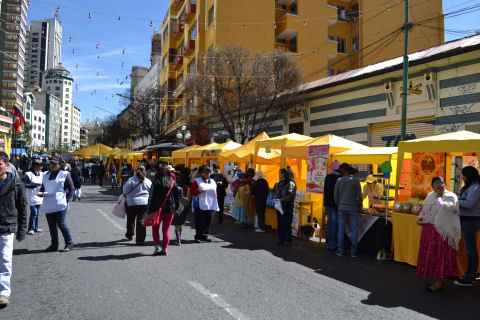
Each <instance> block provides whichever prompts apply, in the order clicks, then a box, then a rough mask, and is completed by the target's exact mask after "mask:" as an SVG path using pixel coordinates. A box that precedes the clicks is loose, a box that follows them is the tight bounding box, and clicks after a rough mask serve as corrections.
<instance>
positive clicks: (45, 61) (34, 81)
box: [25, 18, 62, 89]
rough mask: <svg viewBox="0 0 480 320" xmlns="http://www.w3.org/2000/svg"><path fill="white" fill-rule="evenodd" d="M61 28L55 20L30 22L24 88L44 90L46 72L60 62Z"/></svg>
mask: <svg viewBox="0 0 480 320" xmlns="http://www.w3.org/2000/svg"><path fill="white" fill-rule="evenodd" d="M61 58H62V26H61V25H60V23H59V22H58V20H57V19H55V18H53V19H44V20H32V22H31V24H30V30H29V31H27V48H26V62H27V67H26V71H25V87H30V88H33V87H40V88H42V89H45V83H44V76H45V73H46V71H47V70H49V69H51V68H53V67H56V66H58V65H59V64H60V62H61V61H62V59H61Z"/></svg>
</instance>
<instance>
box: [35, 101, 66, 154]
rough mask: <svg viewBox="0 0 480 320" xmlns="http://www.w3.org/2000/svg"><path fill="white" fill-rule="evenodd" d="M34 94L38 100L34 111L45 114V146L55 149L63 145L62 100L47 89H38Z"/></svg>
mask: <svg viewBox="0 0 480 320" xmlns="http://www.w3.org/2000/svg"><path fill="white" fill-rule="evenodd" d="M34 95H35V100H36V102H35V106H34V111H33V112H34V113H35V112H36V110H39V111H40V112H41V113H43V114H44V115H45V140H44V146H45V148H46V149H48V150H55V149H57V148H58V147H59V146H60V145H61V125H62V122H61V120H62V113H61V109H62V101H61V100H60V99H59V98H57V96H55V95H53V94H51V93H48V92H45V91H36V92H34ZM34 119H35V118H34ZM42 123H43V121H42Z"/></svg>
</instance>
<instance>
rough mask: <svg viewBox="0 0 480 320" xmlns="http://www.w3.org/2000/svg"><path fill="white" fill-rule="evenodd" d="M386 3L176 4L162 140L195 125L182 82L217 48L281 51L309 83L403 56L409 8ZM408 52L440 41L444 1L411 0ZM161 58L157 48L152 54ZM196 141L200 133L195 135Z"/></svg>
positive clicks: (175, 0) (165, 41)
mask: <svg viewBox="0 0 480 320" xmlns="http://www.w3.org/2000/svg"><path fill="white" fill-rule="evenodd" d="M385 2H386V1H384V0H368V1H366V0H352V1H347V0H261V1H259V0H242V1H225V0H171V1H170V3H169V9H168V12H167V14H166V16H165V18H164V20H163V23H162V27H161V30H160V31H159V34H158V35H156V36H155V39H161V50H160V57H158V56H152V61H161V75H160V76H159V78H160V83H159V84H158V86H159V87H160V88H161V90H162V91H163V92H165V93H167V95H166V96H164V99H163V100H162V106H161V110H160V112H161V113H162V114H163V116H162V117H161V119H162V124H161V126H160V127H161V128H162V129H161V131H162V132H161V134H162V135H167V136H174V135H175V133H176V131H177V130H178V129H179V128H180V127H181V126H182V125H187V127H188V126H191V127H192V128H191V129H193V127H194V126H193V124H195V123H196V122H197V120H198V117H199V116H200V115H201V110H198V103H197V101H195V99H192V100H189V101H186V99H185V97H184V95H183V91H184V89H185V81H186V80H187V79H188V77H189V76H191V75H194V74H196V72H197V70H198V66H199V64H201V63H202V61H201V60H202V57H203V56H205V55H206V52H207V51H208V48H210V47H211V46H214V45H222V46H223V45H226V44H242V45H243V46H244V47H245V48H247V49H248V50H250V52H252V54H253V52H254V51H256V50H263V51H264V52H265V53H266V54H269V53H271V52H273V50H274V49H275V48H284V49H285V50H287V51H288V52H290V53H291V54H292V55H293V56H295V57H296V59H297V61H298V64H299V66H300V68H301V69H302V70H303V73H304V78H305V81H312V80H315V79H319V78H323V77H325V76H328V75H333V74H338V73H342V72H344V71H347V70H352V69H356V68H358V67H361V66H365V65H369V64H372V63H376V62H379V61H383V60H387V59H391V58H393V57H397V56H399V55H401V54H402V53H403V40H404V36H403V32H402V31H401V29H402V26H403V24H404V3H403V2H398V3H396V2H394V1H392V3H391V4H385ZM410 16H411V19H410V21H411V22H412V23H413V22H415V23H417V24H418V25H415V26H414V27H413V28H412V29H411V33H410V42H409V51H410V52H414V51H418V50H421V49H424V48H427V47H431V46H434V45H438V44H441V43H443V41H444V38H443V16H442V1H441V0H430V1H424V0H411V1H410ZM152 55H158V50H155V52H154V51H152ZM193 133H194V134H193V137H196V136H198V135H201V133H202V132H201V131H198V132H195V130H194V132H193Z"/></svg>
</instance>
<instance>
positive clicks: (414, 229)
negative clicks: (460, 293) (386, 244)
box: [392, 212, 480, 275]
mask: <svg viewBox="0 0 480 320" xmlns="http://www.w3.org/2000/svg"><path fill="white" fill-rule="evenodd" d="M417 219H418V217H417V216H416V215H413V214H405V213H397V212H392V225H393V232H392V244H393V259H394V260H395V261H398V262H406V263H408V264H410V265H412V266H417V259H418V251H419V249H420V234H421V233H422V227H420V226H419V225H417ZM477 248H479V249H480V233H479V234H478V237H477ZM479 256H480V254H479ZM457 266H458V275H463V274H464V273H465V270H467V256H466V254H465V245H464V244H463V239H462V240H460V245H459V250H458V252H457ZM477 272H480V266H479V267H478V270H477Z"/></svg>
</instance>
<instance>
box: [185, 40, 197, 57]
mask: <svg viewBox="0 0 480 320" xmlns="http://www.w3.org/2000/svg"><path fill="white" fill-rule="evenodd" d="M193 50H195V40H188V41H187V43H186V46H185V53H184V55H187V53H190V52H192V51H193Z"/></svg>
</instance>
